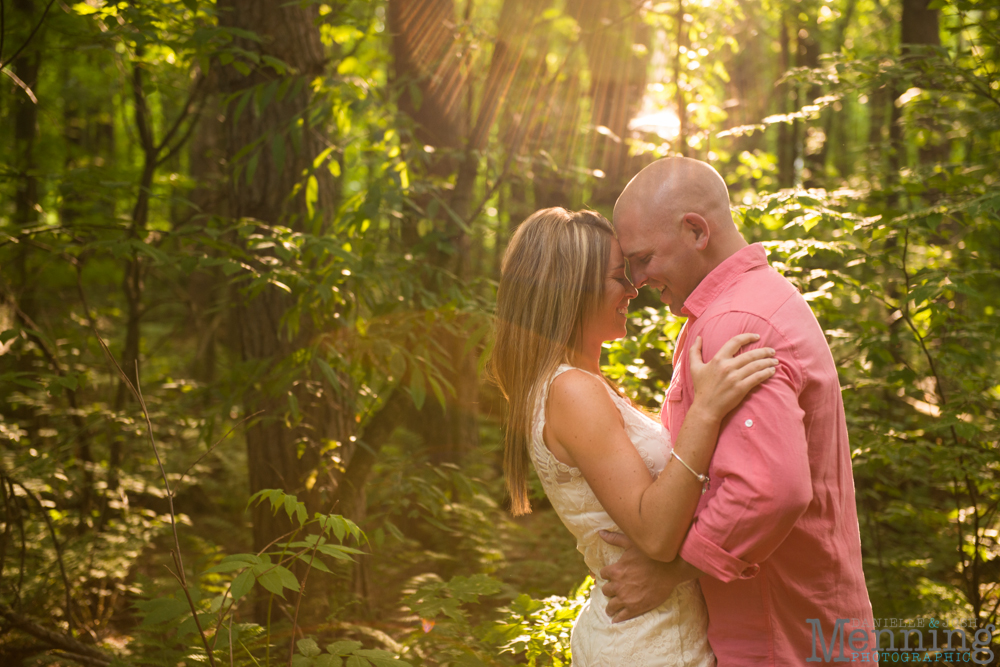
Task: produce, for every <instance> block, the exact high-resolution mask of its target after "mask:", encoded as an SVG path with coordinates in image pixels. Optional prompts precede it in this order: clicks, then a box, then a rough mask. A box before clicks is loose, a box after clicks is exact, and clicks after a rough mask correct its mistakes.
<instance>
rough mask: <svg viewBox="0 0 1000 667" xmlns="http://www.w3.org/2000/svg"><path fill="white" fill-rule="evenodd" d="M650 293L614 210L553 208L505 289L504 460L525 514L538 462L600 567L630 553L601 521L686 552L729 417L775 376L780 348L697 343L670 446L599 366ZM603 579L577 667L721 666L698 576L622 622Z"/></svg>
mask: <svg viewBox="0 0 1000 667" xmlns="http://www.w3.org/2000/svg"><path fill="white" fill-rule="evenodd" d="M637 294H638V292H637V291H636V289H635V287H633V286H632V283H631V282H629V280H628V277H627V276H626V274H625V261H624V258H623V256H622V252H621V248H620V247H619V245H618V241H617V240H616V239H615V236H614V229H613V228H612V226H611V223H609V222H608V221H607V220H606V219H605V218H603V217H602V216H601V215H600V214H598V213H594V212H592V211H578V212H570V211H567V210H565V209H562V208H550V209H543V210H541V211H538V212H536V213H534V214H533V215H531V216H530V217H529V218H528V219H527V220H525V221H524V222H523V223H522V224H521V226H520V227H518V229H517V231H516V232H515V233H514V236H513V238H512V239H511V241H510V244H509V245H508V247H507V251H506V254H505V255H504V260H503V267H502V277H501V279H500V288H499V291H498V293H497V312H496V341H495V345H494V349H493V354H492V358H491V360H490V374H491V376H492V377H493V379H494V380H495V382H496V383H497V385H498V386H499V387H500V390H501V391H502V392H503V394H504V396H505V398H506V399H507V401H508V403H509V410H508V419H507V430H506V435H505V438H506V441H505V449H504V472H505V474H506V478H507V486H508V489H509V491H510V496H511V501H512V508H513V512H514V513H515V514H523V513H526V512H528V511H530V507H529V504H528V499H527V491H526V477H527V472H528V471H527V467H528V460H529V458H530V460H531V461H532V463H533V464H534V466H535V469H536V470H537V472H538V476H539V478H540V479H541V481H542V486H543V487H544V489H545V493H546V495H547V496H548V497H549V500H550V501H551V502H552V505H553V507H554V508H555V510H556V512H557V513H558V514H559V517H560V518H561V519H562V521H563V523H564V524H565V525H566V527H567V528H568V529H569V530H570V532H572V533H573V534H574V536H575V537H576V538H577V548H578V549H579V550H580V551H581V552H582V553H583V556H584V560H585V561H586V563H587V565H588V567H589V568H590V570H591V571H592V572H599V571H600V569H601V568H602V567H604V566H605V565H608V564H610V563H612V562H614V561H615V560H617V558H618V557H619V556H620V555H621V550H620V549H618V548H616V547H613V546H611V545H609V544H607V543H605V542H604V541H603V540H602V539H601V538H600V536H599V535H598V531H599V530H602V529H603V530H612V531H621V532H624V533H625V534H626V535H627V536H628V537H629V538H631V540H632V541H633V542H634V543H635V544H636V546H637V547H638V548H640V549H642V550H643V551H644V552H646V553H647V554H648V555H649V556H651V557H653V558H656V559H658V560H663V561H670V560H673V559H674V557H675V556H676V555H677V552H678V549H679V548H680V544H681V542H682V541H683V539H684V535H685V533H686V532H687V529H688V527H689V525H690V523H691V518H692V516H693V513H694V509H695V507H696V505H697V503H698V499H699V498H700V496H701V493H702V492H703V491H704V489H705V488H706V487H707V484H708V483H709V480H708V477H707V475H704V474H702V472H701V471H706V470H708V464H709V460H710V459H711V457H712V453H713V451H714V449H715V444H716V440H717V438H718V432H719V425H720V422H721V421H722V419H723V417H725V415H726V414H727V413H728V412H729V411H730V410H732V409H733V408H735V407H736V406H737V404H738V403H739V402H740V401H741V400H742V399H743V397H744V396H745V395H746V394H747V392H748V391H749V390H750V389H752V388H753V387H755V386H756V385H758V384H760V383H761V382H763V381H764V380H766V379H767V378H768V377H770V376H771V375H773V374H774V366H776V365H777V361H776V360H774V359H773V358H771V357H773V355H774V351H773V350H770V349H759V350H751V351H748V352H746V353H745V354H742V355H739V356H736V353H737V352H738V350H739V349H740V347H741V346H743V345H746V344H748V343H750V342H752V341H754V340H756V339H757V336H756V334H741V335H740V336H736V337H735V338H733V339H732V340H731V341H729V343H727V344H726V345H725V346H724V347H723V349H722V350H720V352H719V353H718V354H717V355H716V356H715V357H714V358H713V359H712V360H711V361H710V362H709V363H708V364H704V363H702V359H701V344H700V341H696V342H695V344H694V345H693V346H692V350H691V369H692V376H693V378H694V384H695V397H694V402H693V404H692V406H691V409H690V410H689V411H688V414H687V418H686V419H685V421H684V424H683V427H682V428H681V431H680V433H679V434H678V442H677V443H676V444H675V446H674V447H673V449H672V450H671V447H670V443H669V434H667V433H666V431H665V430H664V429H663V428H662V427H661V426H660V424H659V423H658V422H656V421H654V420H653V419H651V418H649V417H648V416H646V415H645V414H643V413H642V412H640V411H639V410H638V409H636V408H635V407H634V406H633V405H632V404H631V403H630V402H629V401H628V399H626V398H624V397H623V396H621V395H620V394H619V393H618V391H617V390H616V389H615V388H614V386H613V385H612V384H611V383H609V382H608V381H607V380H605V379H604V377H603V376H602V375H601V373H600V356H601V345H602V343H604V342H605V341H608V340H614V339H617V338H621V337H622V336H624V335H625V333H626V331H625V322H626V315H627V313H628V304H629V301H630V300H631V299H632V298H633V297H635V296H636V295H637ZM602 584H603V582H602V581H601V580H600V579H599V580H598V581H597V585H596V586H595V587H594V589H593V590H592V591H591V598H590V600H589V601H588V602H587V604H586V605H585V606H584V608H583V610H582V611H581V613H580V616H579V618H578V619H577V621H576V624H575V625H574V628H573V636H572V641H571V645H572V651H573V664H574V666H575V667H587V666H597V665H601V666H609V665H685V666H701V665H705V666H709V665H714V664H715V658H714V656H713V655H712V652H711V648H710V647H709V646H708V641H707V639H706V636H705V632H706V627H707V623H708V619H707V615H706V612H705V607H704V601H703V600H702V598H701V591H700V589H699V588H698V585H697V583H696V582H688V583H686V584H682V585H680V586H678V587H677V589H676V590H675V591H674V593H673V595H672V596H671V597H670V599H669V600H667V601H666V602H665V603H664V604H663V605H661V606H660V607H658V608H657V609H655V610H653V611H651V612H649V613H647V614H645V615H643V616H640V617H638V618H635V619H632V620H629V621H625V622H622V623H617V624H612V623H611V621H610V619H609V618H608V616H607V615H606V614H605V613H604V608H605V606H606V600H605V598H604V596H603V594H602V593H601V585H602Z"/></svg>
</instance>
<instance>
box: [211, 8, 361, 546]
mask: <svg viewBox="0 0 1000 667" xmlns="http://www.w3.org/2000/svg"><path fill="white" fill-rule="evenodd" d="M218 16H219V25H220V26H221V27H223V28H229V29H233V34H234V35H235V37H234V39H233V46H234V47H235V48H236V49H237V50H239V49H242V50H244V51H245V52H248V53H250V54H253V57H252V58H250V59H249V60H247V61H241V62H239V63H237V64H235V65H232V66H227V67H224V68H222V70H221V71H220V73H219V89H218V92H219V93H220V97H221V98H225V97H226V96H233V95H251V96H255V99H254V101H253V103H252V104H248V105H247V108H245V109H244V112H243V113H239V112H238V111H235V110H234V109H232V108H230V109H228V110H227V111H226V115H225V121H224V122H223V124H222V131H223V139H222V153H223V156H224V158H225V159H226V162H227V164H228V165H229V166H230V168H231V169H232V171H231V173H230V177H229V179H227V185H228V189H227V195H228V196H227V199H228V201H227V202H226V203H225V204H224V207H223V211H224V213H225V214H226V215H228V216H230V217H231V218H232V219H235V220H241V219H252V220H256V221H259V222H260V223H261V224H262V225H269V226H273V225H283V226H286V227H290V228H292V229H295V230H300V231H305V230H309V229H313V230H315V231H320V232H322V230H323V229H324V228H325V225H326V223H327V220H328V218H327V217H325V216H329V215H330V213H331V211H330V204H331V202H332V198H333V192H332V183H331V180H330V179H331V178H332V177H331V175H330V174H329V173H328V172H327V173H317V174H316V175H315V176H314V178H316V179H317V182H316V189H315V197H316V200H315V203H313V202H312V201H310V200H308V199H307V198H308V197H309V196H311V195H310V192H309V188H305V187H301V185H302V184H301V179H302V174H303V173H306V172H309V171H311V168H312V166H313V163H314V160H315V159H316V157H317V156H318V155H319V153H320V152H321V151H322V150H324V148H325V145H324V143H323V136H322V132H321V130H320V128H315V127H312V125H311V120H310V115H309V109H310V108H311V106H312V93H311V89H310V86H309V85H308V84H309V81H311V80H312V79H313V78H314V77H316V76H319V75H321V74H323V72H324V63H325V59H326V56H325V54H324V50H323V44H322V42H321V40H320V32H319V25H318V19H319V10H318V7H317V6H316V5H313V4H308V5H300V4H295V3H271V2H257V1H255V0H223V1H221V2H219V4H218ZM251 36H252V37H251ZM286 68H287V72H286ZM279 86H284V88H283V90H282V94H280V95H279V94H276V91H277V89H278V87H279ZM265 90H267V91H270V92H269V93H267V94H266V95H264V94H263V91H265ZM234 301H235V312H234V314H233V316H234V319H233V326H234V328H235V332H236V334H235V335H236V337H237V344H238V349H239V353H240V355H241V356H242V359H243V360H244V362H246V364H247V367H248V368H249V369H251V370H250V372H251V378H250V379H249V381H248V383H247V388H246V391H245V394H244V407H245V410H246V413H247V414H253V413H256V412H261V411H262V414H261V416H260V417H259V418H256V419H255V420H254V421H252V422H251V423H249V424H248V426H247V428H246V443H247V464H248V467H249V478H250V491H251V492H252V493H253V492H256V491H259V490H261V489H266V488H282V489H285V490H286V491H287V492H289V493H296V494H299V495H300V496H301V497H302V499H303V500H306V501H307V505H309V506H310V507H311V508H314V509H320V507H319V503H320V501H321V498H322V497H323V493H322V492H323V491H329V489H328V488H326V487H325V485H324V483H323V480H324V479H325V478H326V476H324V475H321V476H320V477H319V480H320V481H319V482H318V483H316V484H314V485H312V488H307V485H308V482H309V479H310V474H311V473H312V472H313V471H315V470H316V468H317V466H318V465H319V462H320V452H321V449H322V447H323V443H324V442H327V441H347V440H348V437H349V436H350V434H351V422H352V420H351V419H350V418H349V416H348V415H345V414H344V413H343V410H342V409H341V407H340V405H339V404H338V402H337V400H336V399H335V397H334V396H333V395H332V394H331V393H329V392H326V393H324V392H319V394H318V395H317V394H316V393H313V392H309V391H307V390H306V387H305V384H304V383H303V382H301V381H298V380H301V378H295V377H289V376H288V375H287V374H283V373H282V369H283V368H287V362H288V360H289V358H290V357H291V355H293V354H294V353H295V352H296V351H297V350H300V349H302V348H303V347H305V346H307V345H308V343H309V341H310V338H311V336H312V335H313V333H314V332H313V331H311V329H310V324H309V322H302V323H301V326H300V327H296V326H295V324H290V323H289V322H288V321H287V320H286V316H287V315H288V313H289V311H290V309H291V307H292V305H293V303H294V300H293V297H292V296H291V295H289V294H288V293H287V292H286V291H285V290H282V289H281V288H280V287H278V286H274V285H271V284H268V285H265V286H264V287H263V288H262V289H261V290H260V292H259V293H258V294H255V295H249V296H248V295H245V294H236V295H234ZM290 404H294V405H296V406H297V409H298V415H297V418H296V416H295V415H293V417H292V419H291V421H290V422H289V423H288V424H286V421H285V419H284V415H285V413H286V412H287V411H288V406H289V405H290ZM325 509H329V508H325ZM289 528H290V523H289V522H288V519H287V517H284V516H283V515H280V514H278V515H275V514H273V513H272V512H271V510H270V507H267V506H257V507H256V508H255V509H254V511H253V543H254V548H255V549H262V548H264V547H265V546H266V545H267V544H269V543H271V542H272V541H273V540H275V539H277V538H278V537H280V536H281V535H282V534H284V533H285V532H287V530H289Z"/></svg>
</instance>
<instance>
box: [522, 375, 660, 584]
mask: <svg viewBox="0 0 1000 667" xmlns="http://www.w3.org/2000/svg"><path fill="white" fill-rule="evenodd" d="M570 370H576V371H578V372H580V373H587V371H584V370H582V369H579V368H574V367H573V366H569V365H566V364H563V365H562V366H560V367H559V368H558V369H557V370H556V372H555V373H554V374H553V375H552V377H551V378H550V379H549V381H548V382H546V383H545V387H544V388H543V390H542V392H541V394H540V396H539V397H538V404H537V406H536V408H535V416H534V420H533V421H532V430H531V461H532V463H534V465H535V470H536V471H537V472H538V477H539V479H541V482H542V487H543V488H544V489H545V495H547V496H548V498H549V502H551V503H552V507H553V508H555V510H556V513H557V514H558V515H559V518H560V519H562V521H563V523H564V524H565V525H566V527H567V528H568V529H569V530H570V532H571V533H573V535H574V536H575V537H576V539H577V549H579V550H580V552H581V553H582V554H583V559H584V561H585V562H586V563H587V567H589V568H590V571H591V572H593V573H594V574H595V575H596V574H597V572H598V570H600V569H601V568H602V567H604V566H605V565H610V564H611V563H613V562H615V561H616V560H618V557H619V556H620V555H621V550H620V549H618V548H616V547H613V546H611V545H609V544H608V543H607V542H605V541H604V540H602V539H601V537H600V535H598V534H597V531H599V530H610V531H615V532H621V531H620V530H619V528H618V526H616V525H615V523H614V521H612V520H611V517H609V516H608V514H607V512H605V511H604V508H603V507H602V506H601V503H600V502H599V501H598V500H597V496H595V495H594V492H593V491H592V490H591V488H590V485H589V484H587V480H585V479H584V478H583V475H582V474H581V473H580V469H579V468H574V467H571V466H568V465H566V464H565V463H563V462H562V461H559V460H558V459H557V458H556V457H555V456H553V455H552V452H550V451H549V448H548V447H546V446H545V440H544V439H543V437H542V432H543V429H544V428H545V405H546V402H547V400H548V396H549V387H550V386H551V384H552V381H553V380H555V379H556V378H557V377H558V376H560V375H562V374H563V373H565V372H566V371H570ZM601 383H602V384H604V386H605V387H606V388H607V390H608V394H610V395H611V400H613V401H614V402H615V406H616V407H617V408H618V411H619V412H620V413H621V416H622V421H624V423H625V433H626V434H627V435H628V437H629V439H630V440H631V441H632V444H633V445H634V446H635V449H636V451H637V452H639V456H641V457H642V460H643V462H644V463H645V464H646V468H648V469H649V474H650V475H651V476H652V477H653V478H654V479H655V478H656V476H657V475H659V474H660V471H661V470H663V467H664V466H665V465H666V463H667V457H668V456H669V455H670V434H669V433H668V432H667V430H666V429H665V428H663V426H662V425H661V424H660V423H659V422H657V421H654V420H653V419H650V418H649V417H647V416H646V415H644V414H643V413H642V412H640V411H639V409H638V408H636V407H635V406H633V405H632V403H631V402H629V400H628V399H627V398H625V397H624V396H621V395H619V394H618V393H617V392H616V391H615V390H614V389H612V388H611V386H610V385H608V384H607V383H606V382H604V380H603V379H602V380H601Z"/></svg>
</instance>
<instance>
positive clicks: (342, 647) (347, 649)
mask: <svg viewBox="0 0 1000 667" xmlns="http://www.w3.org/2000/svg"><path fill="white" fill-rule="evenodd" d="M361 646H362V644H361V642H356V641H350V640H344V641H339V642H333V643H332V644H327V645H326V650H327V653H330V654H332V655H339V656H344V655H347V654H348V653H353V652H354V651H356V650H357V649H359V648H361Z"/></svg>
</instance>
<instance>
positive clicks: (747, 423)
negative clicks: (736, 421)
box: [743, 419, 753, 427]
mask: <svg viewBox="0 0 1000 667" xmlns="http://www.w3.org/2000/svg"><path fill="white" fill-rule="evenodd" d="M743 425H744V426H748V427H749V426H753V420H752V419H748V420H746V421H745V422H743Z"/></svg>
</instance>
